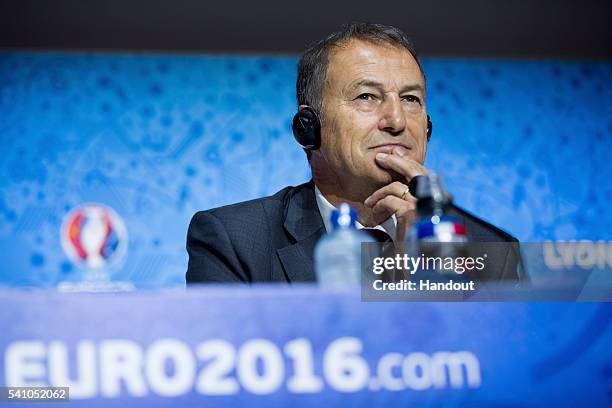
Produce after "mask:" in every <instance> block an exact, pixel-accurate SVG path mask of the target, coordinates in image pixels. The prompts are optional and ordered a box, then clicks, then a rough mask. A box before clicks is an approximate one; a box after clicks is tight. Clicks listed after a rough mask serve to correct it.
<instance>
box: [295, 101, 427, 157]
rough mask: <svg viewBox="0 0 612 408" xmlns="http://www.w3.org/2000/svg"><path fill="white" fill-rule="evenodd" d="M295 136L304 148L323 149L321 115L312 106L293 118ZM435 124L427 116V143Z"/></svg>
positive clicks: (300, 111)
mask: <svg viewBox="0 0 612 408" xmlns="http://www.w3.org/2000/svg"><path fill="white" fill-rule="evenodd" d="M291 129H292V130H293V136H294V137H295V140H296V141H297V142H298V144H299V145H300V146H302V148H304V149H306V150H317V149H318V148H319V147H321V121H320V120H319V115H318V114H317V112H316V111H315V110H314V109H313V108H311V107H310V106H306V107H304V108H302V109H300V110H299V111H298V112H297V113H296V114H295V116H294V117H293V123H292V124H291ZM432 130H433V124H432V123H431V120H430V119H429V115H427V141H428V142H429V139H431V132H432Z"/></svg>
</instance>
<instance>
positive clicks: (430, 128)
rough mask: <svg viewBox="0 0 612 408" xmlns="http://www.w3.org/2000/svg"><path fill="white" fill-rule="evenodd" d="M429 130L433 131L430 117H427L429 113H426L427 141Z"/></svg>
mask: <svg viewBox="0 0 612 408" xmlns="http://www.w3.org/2000/svg"><path fill="white" fill-rule="evenodd" d="M431 132H433V123H431V119H430V118H429V115H427V141H428V142H429V139H431Z"/></svg>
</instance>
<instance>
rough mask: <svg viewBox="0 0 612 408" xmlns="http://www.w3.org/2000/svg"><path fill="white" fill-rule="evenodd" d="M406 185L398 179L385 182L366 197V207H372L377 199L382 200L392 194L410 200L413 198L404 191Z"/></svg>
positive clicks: (406, 187)
mask: <svg viewBox="0 0 612 408" xmlns="http://www.w3.org/2000/svg"><path fill="white" fill-rule="evenodd" d="M407 189H408V186H407V185H406V184H404V183H400V182H399V181H394V182H393V183H391V184H387V185H386V186H384V187H382V188H380V189H378V190H376V191H375V192H374V193H372V195H371V196H369V197H368V198H366V200H365V201H364V204H365V206H366V207H370V208H372V207H374V205H376V203H377V202H378V201H379V200H382V199H383V198H385V197H386V196H388V195H393V196H396V197H399V198H403V199H405V200H406V201H412V200H414V199H415V198H414V197H412V196H411V195H410V193H406V191H407Z"/></svg>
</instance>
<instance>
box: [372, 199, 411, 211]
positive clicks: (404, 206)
mask: <svg viewBox="0 0 612 408" xmlns="http://www.w3.org/2000/svg"><path fill="white" fill-rule="evenodd" d="M413 208H414V203H410V202H408V201H405V200H402V199H401V198H399V197H396V196H394V195H388V196H386V197H385V198H383V199H381V200H378V202H377V203H376V204H375V205H374V207H372V211H373V212H374V213H388V214H389V216H391V215H392V214H395V213H396V212H398V211H401V212H405V211H409V210H411V209H413Z"/></svg>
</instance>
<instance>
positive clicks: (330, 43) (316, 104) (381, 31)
mask: <svg viewBox="0 0 612 408" xmlns="http://www.w3.org/2000/svg"><path fill="white" fill-rule="evenodd" d="M350 40H360V41H365V42H369V43H373V44H379V45H387V46H393V47H398V48H404V49H406V50H407V51H408V52H409V53H410V54H411V55H412V57H413V58H414V60H415V61H416V63H417V65H418V66H419V70H420V71H421V74H422V75H423V78H425V72H424V71H423V67H422V66H421V63H420V62H419V59H418V57H417V54H416V52H415V50H414V47H413V45H412V42H411V41H410V39H408V37H407V36H406V34H404V32H403V31H402V30H400V29H398V28H395V27H393V26H388V25H383V24H374V23H361V22H352V23H349V24H346V25H344V26H343V27H342V28H341V29H340V30H339V31H336V32H333V33H331V34H330V35H329V36H327V38H324V39H323V40H320V41H317V42H315V43H314V44H312V45H310V47H309V48H308V49H307V50H306V52H304V54H303V55H302V58H300V61H299V63H298V72H297V82H296V95H297V103H298V105H308V106H311V107H312V108H314V109H315V110H316V111H317V112H318V113H319V114H321V108H322V106H323V90H324V87H325V79H326V76H327V68H328V66H329V57H330V53H331V51H332V49H333V48H335V47H339V46H342V45H344V44H346V43H348V42H349V41H350Z"/></svg>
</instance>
